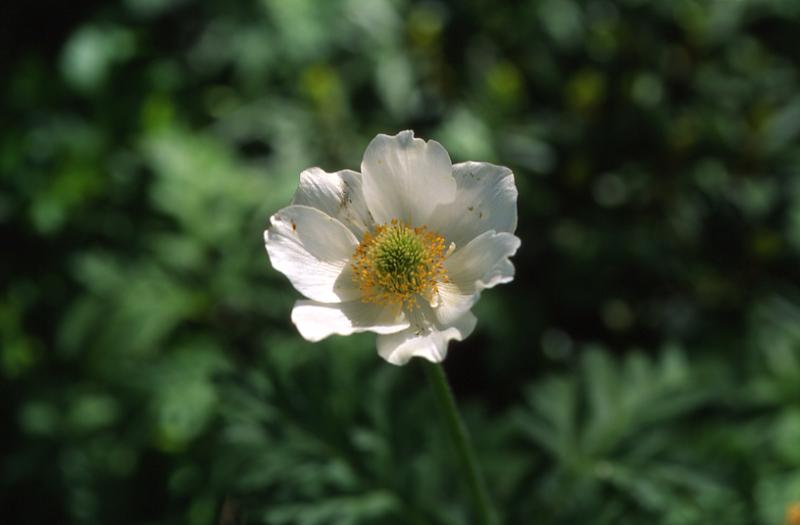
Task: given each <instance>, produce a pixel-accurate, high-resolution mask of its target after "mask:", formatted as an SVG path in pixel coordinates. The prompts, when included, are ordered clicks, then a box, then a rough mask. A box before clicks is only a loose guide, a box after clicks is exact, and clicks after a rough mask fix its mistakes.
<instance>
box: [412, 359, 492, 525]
mask: <svg viewBox="0 0 800 525" xmlns="http://www.w3.org/2000/svg"><path fill="white" fill-rule="evenodd" d="M423 363H424V366H425V372H426V373H427V375H428V381H430V384H431V388H433V394H434V396H435V397H436V402H437V403H438V404H439V409H440V410H441V412H442V415H443V416H444V420H445V423H446V425H447V428H448V430H449V432H450V436H451V438H452V439H453V442H454V443H455V446H456V452H457V453H458V458H459V460H460V462H461V467H462V469H463V470H464V474H465V475H466V477H467V485H468V487H469V490H470V493H471V495H472V501H473V503H474V504H475V510H476V511H477V512H478V523H480V524H483V525H494V524H495V523H497V520H496V518H495V512H494V509H493V508H492V502H491V500H490V499H489V492H488V491H487V490H486V483H485V482H484V480H483V476H481V472H480V469H479V468H478V460H477V458H476V457H475V451H474V450H473V448H472V442H471V441H470V438H469V434H468V433H467V427H465V426H464V422H463V421H462V419H461V416H460V415H459V412H458V407H457V406H456V400H455V399H454V398H453V392H452V391H451V390H450V384H449V383H448V382H447V377H446V376H445V374H444V369H443V368H442V366H441V365H439V364H438V363H431V362H430V361H427V360H425V361H423Z"/></svg>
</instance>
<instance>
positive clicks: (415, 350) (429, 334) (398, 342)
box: [378, 312, 477, 365]
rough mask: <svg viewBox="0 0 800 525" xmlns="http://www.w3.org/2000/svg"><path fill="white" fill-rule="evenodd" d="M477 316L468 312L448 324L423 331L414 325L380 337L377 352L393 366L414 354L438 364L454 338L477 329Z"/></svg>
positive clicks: (460, 337) (461, 337) (462, 336)
mask: <svg viewBox="0 0 800 525" xmlns="http://www.w3.org/2000/svg"><path fill="white" fill-rule="evenodd" d="M476 322H477V319H476V318H475V316H474V315H472V313H470V312H467V313H465V314H464V315H462V316H461V317H460V318H459V319H457V320H456V322H455V323H454V324H453V325H452V326H449V327H446V328H440V327H436V326H433V327H431V328H429V329H428V330H420V329H419V328H417V327H415V326H413V325H412V326H411V327H410V328H408V329H406V330H403V331H402V332H398V333H396V334H389V335H379V336H378V353H379V354H380V356H381V357H383V358H384V359H386V360H387V361H388V362H390V363H392V364H393V365H404V364H406V363H407V362H408V360H409V359H411V358H412V357H422V358H424V359H427V360H428V361H432V362H434V363H438V362H440V361H442V360H444V358H445V356H446V355H447V344H448V343H449V342H450V340H451V339H455V340H456V341H461V340H463V339H464V338H465V337H467V336H468V335H469V334H471V333H472V330H474V329H475V323H476Z"/></svg>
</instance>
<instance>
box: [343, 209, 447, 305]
mask: <svg viewBox="0 0 800 525" xmlns="http://www.w3.org/2000/svg"><path fill="white" fill-rule="evenodd" d="M446 256H447V254H446V247H445V240H444V238H443V237H442V236H441V235H439V234H437V233H435V232H431V231H429V230H428V229H427V228H426V227H425V226H422V227H420V228H411V227H410V226H408V225H406V224H402V223H400V222H398V221H397V220H392V222H391V223H389V224H383V225H380V226H377V227H376V228H375V231H374V233H367V234H366V235H364V239H363V240H362V242H361V244H359V246H358V248H356V251H355V253H354V254H353V280H354V281H355V282H356V284H357V285H358V287H359V288H360V290H361V292H362V300H363V301H364V302H372V303H378V304H402V305H404V306H406V307H409V308H413V307H414V306H415V305H416V300H417V296H419V295H422V296H423V297H426V298H428V299H430V298H431V297H433V295H434V294H436V293H437V292H438V288H437V285H438V283H440V282H447V273H446V272H445V269H444V259H445V257H446Z"/></svg>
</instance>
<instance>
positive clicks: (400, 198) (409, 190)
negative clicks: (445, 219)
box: [361, 131, 456, 226]
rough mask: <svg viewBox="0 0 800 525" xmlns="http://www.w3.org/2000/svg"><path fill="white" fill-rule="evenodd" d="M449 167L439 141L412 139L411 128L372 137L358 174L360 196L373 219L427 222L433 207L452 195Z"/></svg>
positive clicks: (446, 201) (447, 156) (453, 192)
mask: <svg viewBox="0 0 800 525" xmlns="http://www.w3.org/2000/svg"><path fill="white" fill-rule="evenodd" d="M452 168H453V165H452V163H451V162H450V156H449V155H448V154H447V151H445V149H444V148H443V147H442V145H441V144H439V143H438V142H436V141H433V140H431V141H428V142H425V141H424V140H422V139H415V138H414V132H413V131H402V132H400V133H398V134H397V135H395V136H393V137H390V136H388V135H378V136H377V137H375V138H374V139H372V142H370V143H369V146H367V150H366V152H364V160H363V161H362V162H361V173H362V174H363V181H364V182H363V184H364V198H365V199H366V202H367V206H368V207H369V210H370V211H371V212H372V216H373V217H374V218H375V221H376V222H377V223H379V224H381V223H386V222H389V221H390V220H392V219H398V220H400V221H403V222H406V223H408V224H412V225H416V226H421V225H423V224H428V223H429V219H430V217H431V214H432V213H433V210H434V209H435V208H436V207H437V206H439V205H441V204H446V203H449V202H452V201H453V199H454V198H455V195H456V181H455V179H453V173H452Z"/></svg>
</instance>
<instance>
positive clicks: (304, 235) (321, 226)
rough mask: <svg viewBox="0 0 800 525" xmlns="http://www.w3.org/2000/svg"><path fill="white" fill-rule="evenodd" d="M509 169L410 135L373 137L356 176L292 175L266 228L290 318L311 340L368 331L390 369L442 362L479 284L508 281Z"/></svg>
mask: <svg viewBox="0 0 800 525" xmlns="http://www.w3.org/2000/svg"><path fill="white" fill-rule="evenodd" d="M516 225H517V188H516V186H515V185H514V175H513V174H512V173H511V170H509V169H508V168H504V167H502V166H495V165H493V164H488V163H485V162H462V163H459V164H455V165H454V164H452V162H451V161H450V156H449V155H448V153H447V151H446V150H445V149H444V148H443V147H442V145H441V144H439V143H438V142H436V141H433V140H431V141H427V142H426V141H423V140H422V139H418V138H414V133H413V132H412V131H402V132H400V133H398V134H397V135H395V136H388V135H378V136H377V137H375V138H374V139H373V140H372V142H370V144H369V146H367V150H366V152H365V153H364V159H363V160H362V162H361V173H358V172H355V171H351V170H342V171H337V172H336V173H326V172H325V171H323V170H321V169H319V168H311V169H308V170H306V171H304V172H303V173H301V174H300V184H299V186H298V188H297V191H296V193H295V195H294V199H293V200H292V203H291V204H290V205H289V206H287V207H286V208H283V209H282V210H280V211H279V212H277V213H276V214H274V215H273V216H272V217H271V218H270V227H269V229H267V230H266V231H265V232H264V240H265V243H266V247H267V253H268V254H269V258H270V260H271V262H272V266H273V267H275V269H277V270H278V271H280V272H282V273H283V274H285V275H286V277H288V278H289V280H290V281H291V283H292V285H294V287H295V288H296V289H297V290H298V291H299V292H300V293H301V294H303V295H304V296H305V297H306V298H307V299H302V300H299V301H297V303H296V304H295V306H294V309H293V310H292V321H293V322H294V324H295V325H296V326H297V329H298V330H299V332H300V334H301V335H302V336H303V337H304V338H305V339H307V340H309V341H319V340H321V339H324V338H326V337H328V336H330V335H332V334H340V335H349V334H353V333H355V332H365V331H369V332H375V333H377V334H378V336H377V347H378V353H379V354H380V355H381V356H382V357H383V358H384V359H386V360H387V361H389V362H390V363H392V364H395V365H401V364H405V363H406V362H408V360H409V359H411V358H412V357H414V356H418V357H422V358H425V359H427V360H429V361H432V362H439V361H442V360H443V359H444V357H445V355H446V353H447V346H448V343H449V341H450V340H451V339H455V340H458V341H460V340H462V339H464V338H465V337H467V336H468V335H469V334H470V333H471V332H472V331H473V329H474V328H475V324H476V318H475V316H474V315H473V314H472V312H471V308H472V307H473V306H474V305H475V303H476V302H477V301H478V298H479V297H480V294H481V291H482V290H484V289H486V288H491V287H493V286H495V285H497V284H501V283H507V282H509V281H511V280H512V279H513V277H514V266H513V265H512V264H511V261H509V257H511V256H512V255H514V253H515V252H516V251H517V249H518V248H519V245H520V240H519V239H518V238H517V237H516V236H514V230H515V228H516Z"/></svg>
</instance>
